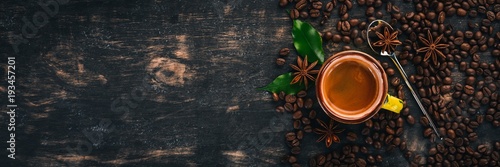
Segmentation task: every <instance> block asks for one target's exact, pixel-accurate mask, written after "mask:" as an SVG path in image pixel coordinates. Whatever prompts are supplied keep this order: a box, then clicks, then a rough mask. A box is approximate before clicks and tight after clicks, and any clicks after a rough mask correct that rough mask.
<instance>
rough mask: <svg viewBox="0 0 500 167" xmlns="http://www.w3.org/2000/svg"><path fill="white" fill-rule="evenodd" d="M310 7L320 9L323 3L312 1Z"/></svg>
mask: <svg viewBox="0 0 500 167" xmlns="http://www.w3.org/2000/svg"><path fill="white" fill-rule="evenodd" d="M312 7H313V8H314V9H321V8H322V7H323V3H321V1H314V2H313V3H312Z"/></svg>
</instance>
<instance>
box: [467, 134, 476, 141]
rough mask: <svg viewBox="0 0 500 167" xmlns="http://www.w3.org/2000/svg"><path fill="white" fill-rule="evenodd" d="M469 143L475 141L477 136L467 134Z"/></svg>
mask: <svg viewBox="0 0 500 167" xmlns="http://www.w3.org/2000/svg"><path fill="white" fill-rule="evenodd" d="M467 137H468V139H469V141H476V140H477V134H476V133H469V135H468V136H467Z"/></svg>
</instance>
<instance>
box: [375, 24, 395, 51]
mask: <svg viewBox="0 0 500 167" xmlns="http://www.w3.org/2000/svg"><path fill="white" fill-rule="evenodd" d="M375 34H377V36H378V38H379V39H380V40H378V41H377V42H374V43H373V46H376V47H382V51H386V52H389V53H390V52H391V51H394V50H395V47H396V46H398V45H401V44H402V43H401V41H399V40H398V32H397V31H394V32H392V33H390V32H389V28H387V27H385V28H384V34H383V35H382V34H381V33H379V32H378V31H375Z"/></svg>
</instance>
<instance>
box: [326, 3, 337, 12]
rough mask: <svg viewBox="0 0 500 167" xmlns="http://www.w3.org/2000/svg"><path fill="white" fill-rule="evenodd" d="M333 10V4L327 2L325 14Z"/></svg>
mask: <svg viewBox="0 0 500 167" xmlns="http://www.w3.org/2000/svg"><path fill="white" fill-rule="evenodd" d="M333 8H335V3H333V2H328V3H327V4H326V6H325V12H331V11H333Z"/></svg>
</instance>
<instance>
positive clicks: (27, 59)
mask: <svg viewBox="0 0 500 167" xmlns="http://www.w3.org/2000/svg"><path fill="white" fill-rule="evenodd" d="M50 2H54V3H53V4H51V5H49V8H48V10H49V11H47V8H44V7H43V6H44V5H43V4H42V5H40V4H37V3H38V1H35V0H28V1H14V0H8V1H2V2H1V3H0V25H1V26H0V37H1V39H0V54H1V56H0V57H1V59H0V60H1V61H0V64H1V65H2V67H4V68H2V70H3V71H2V82H3V80H4V78H6V77H7V76H6V71H5V70H6V68H7V67H6V66H7V57H12V56H15V57H16V59H15V60H16V67H17V68H16V72H17V73H16V83H15V84H16V93H17V94H16V95H17V96H16V100H17V101H16V104H17V105H18V107H17V112H16V114H17V117H15V121H16V122H15V123H16V132H15V134H16V147H15V148H16V159H15V160H10V159H9V158H7V155H6V153H7V152H6V151H3V152H2V154H1V156H2V157H0V161H1V162H2V163H1V164H8V165H9V166H122V165H123V166H276V165H282V164H281V163H280V162H279V160H280V157H281V156H283V155H285V154H287V153H288V152H289V149H288V147H287V146H286V144H285V142H284V137H283V136H284V134H285V132H286V131H289V130H291V129H292V126H291V116H290V114H278V113H276V112H275V111H274V108H275V107H276V105H277V103H275V102H273V101H272V99H271V95H270V94H269V93H267V92H264V91H259V90H256V88H257V87H261V86H264V85H266V84H267V83H269V82H271V81H272V80H273V79H274V77H276V76H278V75H279V74H282V73H284V72H287V71H289V70H290V68H288V67H278V66H276V65H275V64H274V60H275V59H276V57H277V52H278V50H279V49H280V48H282V47H290V48H293V45H292V37H291V27H292V22H291V21H290V19H289V17H288V15H287V13H286V11H285V10H283V9H282V8H280V7H278V5H277V2H275V1H255V0H254V1H243V0H227V1H219V0H208V1H201V0H195V1H180V0H179V1H173V0H117V1H99V0H85V1H83V0H79V1H68V0H66V1H65V0H59V1H58V2H57V3H56V1H50ZM54 4H55V5H56V6H57V10H56V8H54ZM351 12H353V13H355V11H351ZM353 16H356V14H354V15H353ZM45 19H46V20H45ZM35 22H36V23H35ZM333 23H334V21H333V19H332V21H330V22H329V23H328V24H327V25H326V26H330V27H331V28H323V29H326V30H327V29H334V27H333V26H332V25H333ZM30 24H35V25H30ZM315 25H317V21H315ZM16 48H17V50H16ZM339 49H340V47H332V46H330V47H329V49H327V51H326V52H327V53H330V54H331V53H333V52H335V51H338V50H339ZM357 49H360V50H364V51H368V50H367V49H366V47H364V48H357ZM293 54H294V55H296V53H293ZM379 59H380V60H381V61H386V62H389V59H385V58H379ZM287 61H288V62H293V61H295V57H291V56H290V57H288V58H287ZM406 68H408V70H410V71H411V69H412V68H410V67H406ZM0 92H2V96H1V97H0V100H1V102H0V104H2V105H1V106H0V108H1V109H2V111H7V108H6V107H5V106H6V104H7V98H6V96H7V95H6V94H7V87H6V86H5V85H3V84H2V87H0ZM309 93H313V92H312V91H309ZM407 94H408V95H409V93H407ZM408 97H409V96H408ZM408 103H409V105H411V106H413V107H415V106H416V103H414V102H413V101H410V102H408ZM315 107H316V108H317V109H318V110H319V108H318V106H315ZM319 111H320V110H319ZM414 112H417V115H418V114H420V113H418V112H419V111H418V110H415V111H414ZM0 118H1V120H2V126H0V127H1V130H0V134H1V140H2V141H4V142H2V143H3V144H2V149H5V148H6V147H8V144H6V143H5V141H7V140H9V137H8V134H9V133H7V132H8V131H7V130H6V129H7V128H6V126H4V125H6V124H7V122H8V120H9V116H8V115H7V114H4V113H2V114H1V115H0ZM343 127H344V128H347V129H350V130H353V131H356V130H359V129H360V128H361V127H362V126H361V125H355V126H343ZM481 128H482V129H484V130H486V129H488V128H491V126H489V125H488V126H486V127H481ZM481 134H482V135H489V137H490V138H496V140H498V135H496V134H487V132H485V133H481ZM342 135H344V136H345V134H342ZM404 136H406V138H407V140H408V142H409V145H411V149H414V150H415V151H417V152H418V151H421V152H422V151H424V150H423V149H421V148H423V147H425V146H427V145H428V143H426V142H425V141H421V140H423V138H422V137H421V128H420V127H419V126H415V127H413V128H410V129H407V130H406V131H405V133H404ZM316 137H317V135H315V134H308V135H307V136H306V137H305V139H304V140H303V142H304V143H306V144H303V151H302V153H301V155H300V157H299V158H300V163H302V164H307V162H308V159H309V158H310V157H312V156H314V155H316V154H318V153H322V152H327V151H329V150H328V149H326V148H324V145H323V143H316V142H315V139H316ZM341 138H344V137H343V136H341ZM360 142H362V141H361V140H360ZM338 148H339V146H335V147H334V148H333V149H338ZM384 154H386V159H384V162H383V163H382V165H384V166H385V165H398V166H400V165H406V164H408V163H407V161H406V159H405V158H404V157H403V153H402V152H400V151H393V152H390V153H384ZM4 162H5V163H4Z"/></svg>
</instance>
